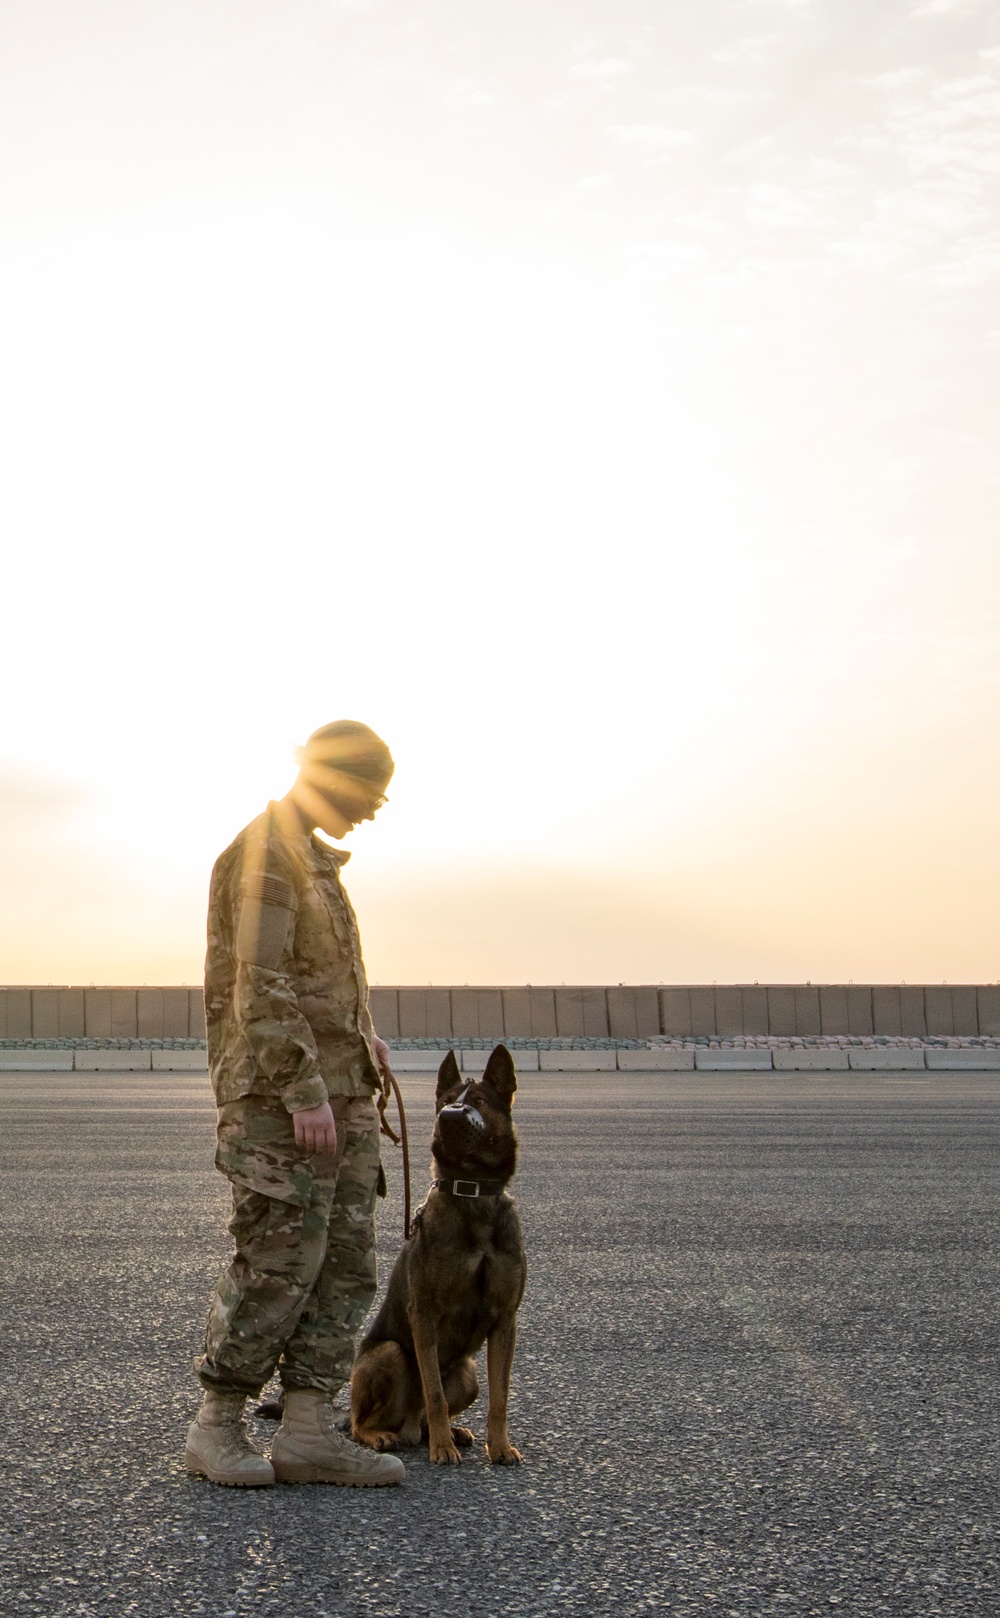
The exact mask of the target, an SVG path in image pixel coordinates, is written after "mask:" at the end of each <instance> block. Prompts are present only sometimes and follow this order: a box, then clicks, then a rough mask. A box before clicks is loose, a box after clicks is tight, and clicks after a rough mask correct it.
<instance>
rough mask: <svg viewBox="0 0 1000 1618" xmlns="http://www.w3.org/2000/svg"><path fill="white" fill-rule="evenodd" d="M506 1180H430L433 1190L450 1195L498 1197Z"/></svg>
mask: <svg viewBox="0 0 1000 1618" xmlns="http://www.w3.org/2000/svg"><path fill="white" fill-rule="evenodd" d="M506 1184H507V1182H506V1180H432V1181H431V1189H432V1190H433V1191H446V1192H447V1193H448V1195H449V1196H450V1197H473V1198H475V1197H499V1196H501V1195H502V1193H503V1190H504V1187H505V1186H506Z"/></svg>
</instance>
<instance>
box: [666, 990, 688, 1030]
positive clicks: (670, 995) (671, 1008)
mask: <svg viewBox="0 0 1000 1618" xmlns="http://www.w3.org/2000/svg"><path fill="white" fill-rule="evenodd" d="M659 1000H660V1033H661V1034H672V1035H673V1036H674V1038H683V1037H684V1036H685V1035H686V1034H690V1032H691V997H690V995H689V994H688V991H687V989H661V990H660V993H659Z"/></svg>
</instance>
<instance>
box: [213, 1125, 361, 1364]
mask: <svg viewBox="0 0 1000 1618" xmlns="http://www.w3.org/2000/svg"><path fill="white" fill-rule="evenodd" d="M330 1105H331V1107H332V1108H333V1115H334V1118H335V1120H336V1124H337V1151H336V1154H335V1155H333V1156H328V1157H308V1156H306V1155H305V1154H304V1153H303V1152H301V1151H299V1149H298V1147H297V1146H296V1144H295V1133H294V1126H293V1124H292V1119H291V1115H290V1114H289V1113H287V1112H286V1111H285V1109H284V1107H283V1106H282V1105H281V1103H280V1102H279V1101H276V1100H275V1101H272V1100H270V1098H263V1097H256V1096H254V1097H247V1098H246V1099H244V1100H242V1101H234V1102H230V1103H228V1104H227V1105H226V1106H223V1107H220V1109H219V1144H218V1150H217V1152H216V1158H215V1161H216V1165H217V1167H218V1168H220V1169H221V1170H222V1172H223V1173H224V1174H226V1175H228V1177H229V1179H230V1181H231V1182H232V1188H233V1217H232V1221H231V1222H230V1226H229V1229H230V1230H231V1232H232V1234H233V1236H234V1238H235V1241H236V1256H235V1258H234V1259H233V1262H232V1263H231V1264H230V1266H229V1268H228V1269H227V1270H226V1271H225V1272H224V1273H223V1275H222V1276H220V1278H219V1282H218V1285H217V1286H216V1289H215V1295H214V1297H213V1299H212V1302H211V1305H210V1307H209V1312H208V1325H207V1327H206V1332H205V1357H204V1359H203V1360H202V1361H201V1362H200V1364H199V1367H198V1375H199V1377H200V1379H201V1381H202V1383H203V1384H204V1385H205V1387H209V1388H220V1387H221V1388H234V1389H239V1390H240V1391H241V1392H246V1393H257V1392H258V1391H259V1389H261V1388H262V1387H263V1386H264V1384H265V1382H267V1381H268V1380H269V1378H270V1377H271V1376H272V1374H273V1372H274V1371H275V1369H276V1368H277V1369H278V1371H279V1374H280V1377H281V1381H282V1383H283V1384H284V1386H285V1387H286V1388H323V1389H324V1390H325V1391H326V1392H328V1393H331V1394H332V1393H336V1392H337V1390H338V1389H339V1388H341V1387H342V1386H343V1385H344V1383H345V1382H346V1381H347V1379H348V1377H349V1376H350V1374H351V1368H352V1366H353V1364H354V1340H355V1337H356V1336H357V1332H358V1328H359V1326H360V1325H361V1322H362V1321H363V1320H364V1318H365V1315H366V1314H367V1313H368V1310H369V1308H370V1307H371V1303H372V1300H373V1299H374V1297H375V1289H376V1270H375V1212H374V1211H375V1195H376V1189H377V1185H378V1180H379V1123H378V1112H377V1110H376V1107H375V1102H374V1101H373V1100H372V1099H371V1098H370V1097H368V1096H362V1097H358V1096H334V1097H332V1098H331V1102H330Z"/></svg>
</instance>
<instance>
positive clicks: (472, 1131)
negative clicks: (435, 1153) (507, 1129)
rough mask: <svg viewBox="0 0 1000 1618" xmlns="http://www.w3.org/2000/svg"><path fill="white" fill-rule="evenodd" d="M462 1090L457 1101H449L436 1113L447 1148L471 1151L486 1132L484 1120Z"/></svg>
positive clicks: (457, 1150)
mask: <svg viewBox="0 0 1000 1618" xmlns="http://www.w3.org/2000/svg"><path fill="white" fill-rule="evenodd" d="M467 1094H468V1091H467V1090H463V1091H462V1094H461V1095H460V1096H459V1098H458V1100H457V1101H449V1103H448V1105H447V1106H446V1107H442V1108H441V1111H440V1112H439V1113H438V1126H439V1128H440V1130H441V1135H442V1138H443V1140H444V1142H445V1144H446V1145H447V1146H448V1148H449V1150H451V1151H454V1152H460V1153H465V1152H468V1151H471V1150H472V1149H473V1148H474V1147H475V1146H476V1145H477V1143H478V1142H479V1141H481V1140H482V1139H483V1136H484V1135H485V1134H486V1120H485V1118H484V1117H483V1115H482V1113H481V1112H479V1111H478V1110H477V1109H476V1108H475V1107H474V1106H473V1105H472V1103H471V1101H466V1099H465V1097H466V1095H467Z"/></svg>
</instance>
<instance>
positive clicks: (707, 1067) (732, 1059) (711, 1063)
mask: <svg viewBox="0 0 1000 1618" xmlns="http://www.w3.org/2000/svg"><path fill="white" fill-rule="evenodd" d="M694 1065H695V1067H696V1068H698V1070H699V1071H700V1072H702V1073H761V1072H765V1071H766V1072H770V1071H771V1052H770V1051H756V1050H745V1051H707V1050H698V1051H695V1053H694Z"/></svg>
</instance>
